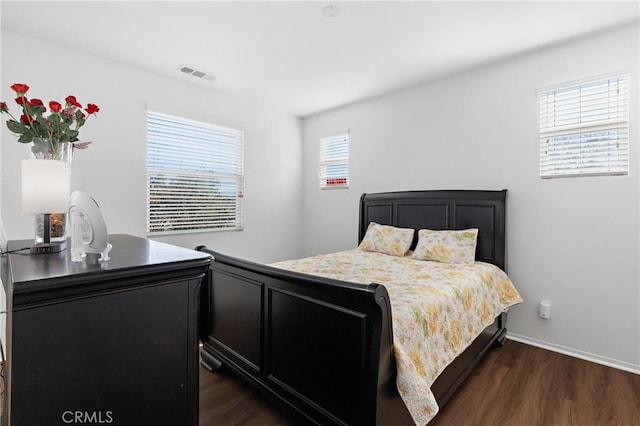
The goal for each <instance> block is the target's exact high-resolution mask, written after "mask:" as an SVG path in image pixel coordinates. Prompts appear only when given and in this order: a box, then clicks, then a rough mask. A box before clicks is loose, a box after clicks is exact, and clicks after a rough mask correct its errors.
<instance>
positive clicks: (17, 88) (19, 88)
mask: <svg viewBox="0 0 640 426" xmlns="http://www.w3.org/2000/svg"><path fill="white" fill-rule="evenodd" d="M11 90H13V91H14V92H16V93H17V94H19V95H20V94H25V93H27V92H28V91H29V86H27V85H26V84H21V83H16V84H14V85H13V86H11Z"/></svg>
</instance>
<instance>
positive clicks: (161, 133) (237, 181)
mask: <svg viewBox="0 0 640 426" xmlns="http://www.w3.org/2000/svg"><path fill="white" fill-rule="evenodd" d="M243 145H244V131H242V130H237V129H232V128H228V127H222V126H217V125H213V124H209V123H203V122H199V121H193V120H188V119H185V118H180V117H175V116H171V115H167V114H162V113H157V112H151V111H149V112H148V113H147V206H148V208H147V232H148V233H150V234H151V233H152V234H159V233H179V232H195V231H205V230H232V229H242V216H243V215H242V204H243V192H242V191H243V184H244V175H243Z"/></svg>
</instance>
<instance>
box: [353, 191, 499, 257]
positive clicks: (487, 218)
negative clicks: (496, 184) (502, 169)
mask: <svg viewBox="0 0 640 426" xmlns="http://www.w3.org/2000/svg"><path fill="white" fill-rule="evenodd" d="M506 198H507V190H506V189H504V190H502V191H471V190H469V191H467V190H452V191H402V192H380V193H374V194H362V196H361V197H360V224H359V232H358V243H360V242H361V241H362V238H364V234H365V232H366V230H367V227H368V226H369V222H376V223H379V224H382V225H391V226H397V227H400V228H413V229H416V230H419V229H423V228H427V229H434V230H447V229H451V230H457V229H467V228H478V230H479V231H478V244H477V247H476V260H479V261H482V262H487V263H493V264H494V265H496V266H498V267H499V268H501V269H503V270H504V269H505V219H506V217H505V204H506ZM417 240H418V233H417V232H416V234H415V236H414V240H413V243H412V244H411V249H412V250H413V249H414V248H415V245H416V243H417Z"/></svg>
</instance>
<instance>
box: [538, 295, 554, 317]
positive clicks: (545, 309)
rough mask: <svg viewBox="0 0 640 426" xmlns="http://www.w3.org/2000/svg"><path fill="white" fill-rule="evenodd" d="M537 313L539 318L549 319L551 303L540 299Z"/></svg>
mask: <svg viewBox="0 0 640 426" xmlns="http://www.w3.org/2000/svg"><path fill="white" fill-rule="evenodd" d="M538 315H540V318H544V319H549V318H550V317H551V304H550V303H549V301H548V300H544V299H542V300H541V301H540V305H539V306H538Z"/></svg>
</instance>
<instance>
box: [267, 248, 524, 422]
mask: <svg viewBox="0 0 640 426" xmlns="http://www.w3.org/2000/svg"><path fill="white" fill-rule="evenodd" d="M271 266H275V267H278V268H282V269H287V270H291V271H296V272H301V273H306V274H312V275H318V276H323V277H327V278H334V279H338V280H342V281H349V282H353V283H360V284H370V283H378V284H383V285H384V286H385V287H386V289H387V291H388V293H389V296H390V300H391V310H392V324H393V336H394V354H395V357H396V365H397V373H398V374H397V379H396V384H397V386H398V392H399V393H400V396H401V397H402V399H403V401H404V403H405V405H406V406H407V408H408V410H409V413H410V414H411V416H412V418H413V420H414V421H415V423H416V424H418V425H424V424H426V423H428V422H429V421H430V420H431V419H432V418H433V417H434V416H435V415H436V413H437V412H438V405H437V403H436V400H435V397H434V395H433V393H432V392H431V389H430V388H431V385H432V384H433V382H434V381H435V379H436V378H437V377H438V375H439V374H440V373H441V372H442V370H444V369H445V368H446V367H447V366H448V365H449V364H450V363H451V362H452V361H453V360H454V359H455V358H456V357H457V356H458V355H460V354H461V353H462V352H464V350H465V349H466V348H467V347H468V346H469V345H470V344H471V343H472V342H473V340H474V339H475V338H476V337H477V336H478V335H479V334H480V333H481V332H482V330H484V329H485V328H486V327H488V326H489V325H491V324H492V323H493V321H494V319H495V317H497V316H498V315H499V314H500V313H501V312H503V311H505V310H507V309H508V308H509V307H511V306H513V305H515V304H517V303H520V302H522V298H521V297H520V295H519V294H518V291H517V290H516V288H515V287H514V285H513V283H512V282H511V280H510V279H509V277H508V276H507V275H506V274H505V273H504V272H503V271H502V270H501V269H500V268H498V267H496V266H495V265H492V264H489V263H483V262H475V263H471V264H451V263H440V262H431V261H424V260H415V259H412V258H411V256H410V255H407V256H404V257H396V256H390V255H386V254H382V253H377V252H365V251H363V250H360V249H353V250H347V251H343V252H338V253H331V254H326V255H319V256H313V257H307V258H304V259H298V260H289V261H284V262H278V263H274V264H272V265H271Z"/></svg>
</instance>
